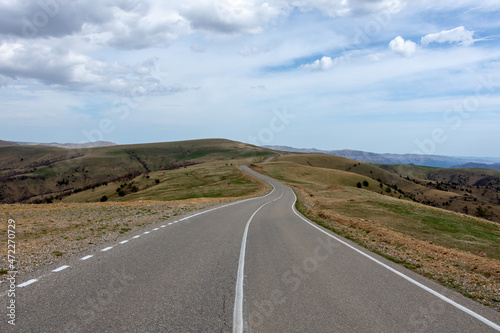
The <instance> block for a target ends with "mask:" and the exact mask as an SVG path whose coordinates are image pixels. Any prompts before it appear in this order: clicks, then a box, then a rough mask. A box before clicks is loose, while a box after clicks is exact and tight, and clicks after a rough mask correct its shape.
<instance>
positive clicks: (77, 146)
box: [0, 140, 116, 149]
mask: <svg viewBox="0 0 500 333" xmlns="http://www.w3.org/2000/svg"><path fill="white" fill-rule="evenodd" d="M1 146H48V147H57V148H66V149H81V148H96V147H109V146H116V143H114V142H109V141H95V142H86V143H57V142H50V143H40V142H13V141H4V140H0V147H1Z"/></svg>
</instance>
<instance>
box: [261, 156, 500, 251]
mask: <svg viewBox="0 0 500 333" xmlns="http://www.w3.org/2000/svg"><path fill="white" fill-rule="evenodd" d="M280 159H282V158H280ZM262 166H263V167H264V169H265V170H266V171H267V172H269V173H270V174H271V176H273V177H277V178H280V180H282V181H284V182H287V183H290V184H295V185H298V186H299V187H301V188H303V189H306V190H307V192H310V193H312V194H313V195H314V197H317V198H318V199H319V202H321V204H320V205H319V206H318V207H317V208H319V209H325V210H330V211H333V212H335V213H337V214H340V215H342V216H346V217H352V218H361V219H366V220H372V221H374V222H375V223H380V224H382V225H385V226H387V227H389V228H391V229H393V230H395V231H398V232H401V233H404V234H407V235H411V236H413V237H415V238H417V239H421V240H425V241H429V242H432V243H434V244H437V245H441V246H444V247H447V248H456V249H459V250H462V251H468V252H470V253H478V252H479V251H480V252H484V253H486V255H487V256H488V257H489V258H494V259H500V225H499V224H496V223H492V222H488V221H483V220H478V219H475V218H471V217H466V216H464V215H461V214H456V213H453V212H447V211H444V210H440V209H435V208H431V207H426V206H424V205H418V204H415V203H412V202H409V201H405V200H398V199H395V198H391V197H387V196H384V195H380V194H378V193H374V191H368V190H366V189H358V188H355V187H354V185H353V184H350V183H352V182H354V180H356V179H357V177H358V176H357V175H356V174H351V176H348V175H347V174H346V173H344V172H341V171H338V170H333V169H332V170H328V169H325V168H323V167H317V168H313V167H311V166H309V165H299V164H296V163H290V162H287V163H285V162H272V163H269V164H265V165H262ZM311 169H316V171H315V172H314V171H313V170H311ZM349 177H351V179H350V178H349ZM360 180H361V179H360ZM358 181H359V180H358ZM354 184H355V183H354ZM370 186H372V182H371V181H370Z"/></svg>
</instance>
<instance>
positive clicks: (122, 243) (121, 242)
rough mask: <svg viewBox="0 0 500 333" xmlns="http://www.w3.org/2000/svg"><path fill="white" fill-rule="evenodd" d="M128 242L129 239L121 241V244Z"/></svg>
mask: <svg viewBox="0 0 500 333" xmlns="http://www.w3.org/2000/svg"><path fill="white" fill-rule="evenodd" d="M127 242H128V239H127V240H124V241H121V242H120V244H125V243H127Z"/></svg>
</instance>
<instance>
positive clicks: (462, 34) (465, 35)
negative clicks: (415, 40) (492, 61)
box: [420, 27, 474, 46]
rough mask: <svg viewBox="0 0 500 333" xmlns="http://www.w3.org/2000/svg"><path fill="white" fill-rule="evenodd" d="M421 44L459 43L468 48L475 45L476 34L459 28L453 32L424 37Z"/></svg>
mask: <svg viewBox="0 0 500 333" xmlns="http://www.w3.org/2000/svg"><path fill="white" fill-rule="evenodd" d="M420 42H421V43H422V45H428V44H430V43H457V44H461V45H465V46H468V45H472V44H474V32H473V31H468V30H466V29H465V28H464V27H457V28H455V29H451V30H443V31H441V32H438V33H434V34H428V35H426V36H424V37H422V39H421V41H420Z"/></svg>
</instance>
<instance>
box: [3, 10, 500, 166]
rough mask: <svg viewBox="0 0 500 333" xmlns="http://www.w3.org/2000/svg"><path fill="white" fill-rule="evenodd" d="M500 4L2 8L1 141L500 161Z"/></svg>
mask: <svg viewBox="0 0 500 333" xmlns="http://www.w3.org/2000/svg"><path fill="white" fill-rule="evenodd" d="M499 17H500V1H498V0H482V1H477V0H451V1H448V0H291V1H284V0H267V1H263V0H246V1H243V0H184V1H160V0H145V1H136V0H100V1H90V0H40V1H38V0H36V1H20V0H0V133H1V134H0V139H2V140H9V141H23V142H60V143H67V142H72V143H80V142H88V141H97V140H105V141H112V142H116V143H119V144H128V143H148V142H166V141H178V140H188V139H203V138H226V139H231V140H236V141H241V142H247V143H252V144H256V145H287V146H293V147H298V148H312V147H314V148H318V149H328V150H331V149H332V150H333V149H355V150H363V151H370V152H377V153H421V154H438V155H450V156H476V157H480V156H490V157H500V149H498V147H499V143H500V130H499V125H500V20H498V18H499Z"/></svg>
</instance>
